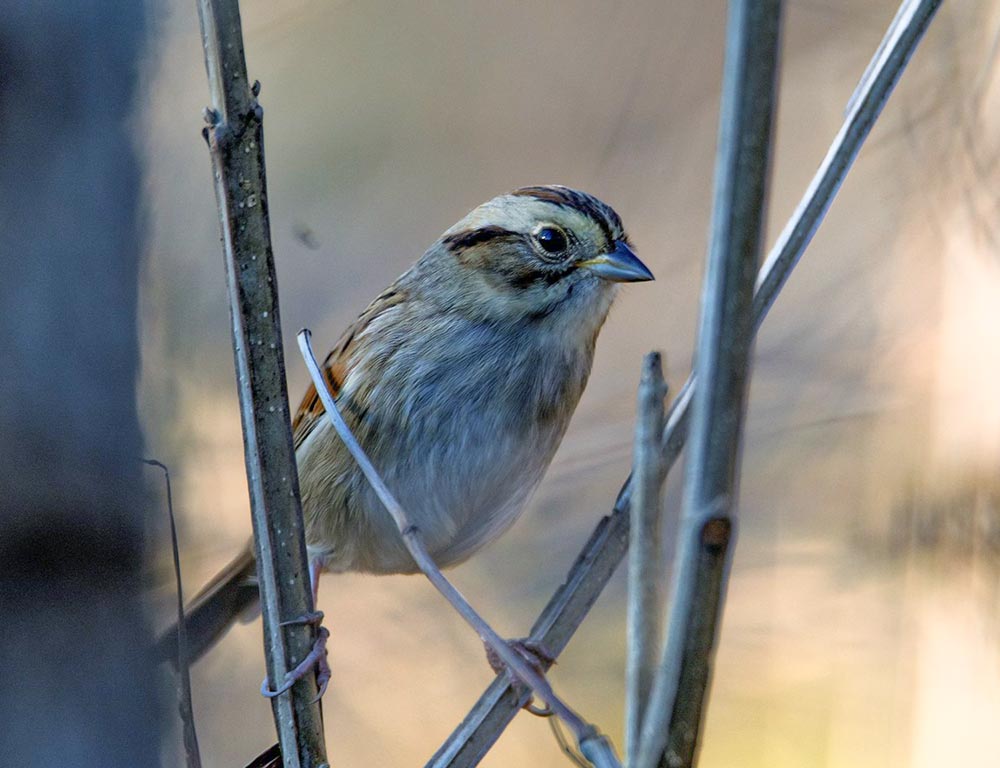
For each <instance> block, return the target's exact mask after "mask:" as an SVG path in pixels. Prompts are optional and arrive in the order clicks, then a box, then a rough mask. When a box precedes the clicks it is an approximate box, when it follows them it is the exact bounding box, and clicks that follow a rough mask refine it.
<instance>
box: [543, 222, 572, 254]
mask: <svg viewBox="0 0 1000 768" xmlns="http://www.w3.org/2000/svg"><path fill="white" fill-rule="evenodd" d="M535 239H536V240H537V241H538V244H539V245H540V246H542V250H543V251H545V252H546V253H562V252H563V251H565V250H566V246H567V243H566V235H565V234H563V232H562V230H560V229H556V228H555V227H542V228H541V229H540V230H538V232H536V233H535Z"/></svg>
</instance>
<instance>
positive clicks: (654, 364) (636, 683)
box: [625, 352, 667, 765]
mask: <svg viewBox="0 0 1000 768" xmlns="http://www.w3.org/2000/svg"><path fill="white" fill-rule="evenodd" d="M666 394H667V387H666V384H665V383H664V381H663V366H662V363H661V361H660V354H659V353H658V352H650V353H649V354H648V355H646V357H645V358H644V359H643V361H642V375H641V378H640V380H639V413H638V418H637V419H636V423H635V455H634V458H633V460H632V462H633V466H632V483H631V487H632V501H631V504H630V505H629V506H630V510H631V524H630V531H631V535H630V536H629V560H628V619H627V635H628V658H627V660H626V665H625V752H626V754H627V755H628V759H627V760H626V764H628V765H634V764H635V759H636V756H637V754H638V751H639V730H640V728H641V727H642V719H643V716H644V713H645V705H646V701H647V699H648V698H649V692H650V689H651V688H652V682H653V674H654V672H655V671H656V660H657V656H658V655H659V654H658V651H659V647H660V622H661V621H662V616H661V612H662V611H661V607H662V605H663V595H662V592H663V589H662V587H661V583H662V580H663V569H662V568H661V561H662V559H663V558H662V553H661V551H660V548H661V542H662V537H661V527H662V526H661V520H662V515H661V514H660V491H661V489H662V488H663V481H664V479H665V477H666V472H665V471H664V469H665V467H664V463H663V459H662V457H661V455H660V436H661V435H662V434H663V426H664V421H665V419H664V409H663V398H664V397H665V396H666Z"/></svg>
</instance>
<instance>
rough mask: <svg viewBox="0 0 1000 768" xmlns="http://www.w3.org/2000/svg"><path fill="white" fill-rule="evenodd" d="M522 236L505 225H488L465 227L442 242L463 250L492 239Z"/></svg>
mask: <svg viewBox="0 0 1000 768" xmlns="http://www.w3.org/2000/svg"><path fill="white" fill-rule="evenodd" d="M514 237H516V238H521V237H523V235H521V234H520V233H518V232H513V231H511V230H509V229H504V228H503V227H497V226H493V225H491V226H488V227H479V228H478V229H465V230H462V231H461V232H455V233H454V234H451V235H448V237H446V238H445V239H444V240H443V241H442V242H443V243H444V244H445V245H446V246H447V247H448V249H449V250H452V251H461V250H464V249H466V248H472V247H473V246H476V245H481V244H482V243H488V242H490V241H491V240H497V239H500V238H514Z"/></svg>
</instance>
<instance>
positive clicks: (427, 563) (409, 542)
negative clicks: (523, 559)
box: [298, 329, 618, 766]
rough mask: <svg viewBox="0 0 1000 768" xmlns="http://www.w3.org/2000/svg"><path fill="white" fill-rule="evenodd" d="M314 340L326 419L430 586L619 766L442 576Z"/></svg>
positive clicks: (312, 360) (307, 350) (312, 359)
mask: <svg viewBox="0 0 1000 768" xmlns="http://www.w3.org/2000/svg"><path fill="white" fill-rule="evenodd" d="M311 335H312V334H311V333H310V332H309V330H308V329H303V330H301V331H299V335H298V340H299V349H300V350H301V351H302V357H303V358H304V359H305V362H306V367H307V368H308V369H309V375H310V377H311V378H312V380H313V384H314V385H315V386H316V391H317V392H318V393H319V397H320V400H322V402H323V408H324V409H325V410H326V414H327V416H328V417H329V419H330V421H331V423H332V424H333V426H334V429H336V430H337V434H338V435H339V436H340V439H341V440H342V441H343V442H344V444H345V445H346V446H347V448H348V450H349V451H350V452H351V456H353V457H354V460H355V461H356V462H357V463H358V466H360V467H361V471H362V472H364V475H365V477H366V478H367V479H368V482H369V483H370V484H371V486H372V488H373V489H374V490H375V493H376V495H377V496H378V497H379V500H380V501H381V502H382V504H383V506H384V507H385V508H386V510H387V511H388V512H389V514H390V515H391V516H392V519H393V521H395V523H396V527H397V528H398V529H399V532H400V535H401V536H402V537H403V542H404V543H405V544H406V549H407V551H408V552H409V553H410V555H412V557H413V560H414V562H416V564H417V566H418V567H419V568H420V570H421V571H422V572H423V573H424V575H425V576H426V577H427V578H428V579H429V580H430V582H431V584H433V585H434V586H435V587H436V588H437V590H438V591H439V592H440V593H441V594H442V595H444V597H445V599H446V600H447V601H448V602H449V603H451V605H452V607H454V608H455V610H456V611H458V613H459V614H460V615H461V616H462V618H463V619H465V620H466V622H467V623H468V624H469V625H470V626H471V627H472V628H473V629H474V630H476V632H477V634H478V635H479V636H480V638H482V640H483V642H484V643H486V644H487V645H488V646H489V647H490V649H491V650H492V651H493V652H494V653H496V655H497V656H498V657H500V659H501V660H502V661H503V662H504V664H505V665H506V666H507V668H508V669H509V670H510V671H511V673H512V674H513V675H514V676H515V677H516V678H517V679H518V680H520V681H521V682H522V683H524V684H525V685H527V686H528V687H529V688H530V689H531V690H532V691H533V692H534V693H535V694H536V695H537V696H539V697H540V698H541V699H543V700H544V701H545V703H546V704H547V705H548V708H549V709H550V710H551V711H552V712H553V713H554V714H555V715H556V716H558V717H559V719H560V720H562V721H563V722H564V723H565V724H566V726H567V727H568V728H569V729H570V730H571V731H572V732H573V735H574V736H575V737H576V740H577V743H578V744H579V746H580V750H581V751H584V753H585V754H586V749H588V747H589V749H590V750H591V751H592V752H593V753H594V754H596V755H598V756H599V757H600V759H601V762H599V763H595V765H598V766H605V765H606V766H614V765H618V762H617V760H615V761H614V762H607V759H606V756H605V752H606V750H605V749H604V748H603V747H602V746H601V743H606V739H604V737H603V736H601V735H600V734H599V733H598V731H597V729H596V728H594V726H592V725H590V724H589V723H587V722H585V721H584V720H583V719H582V718H581V717H580V716H579V715H578V714H577V713H576V712H574V711H573V710H572V709H570V708H569V707H568V706H567V705H566V704H565V703H564V702H563V701H562V700H561V699H560V698H559V697H558V696H556V694H555V691H553V690H552V687H551V686H550V685H549V682H548V680H546V679H545V677H544V675H541V674H539V673H538V672H537V671H536V670H535V669H533V668H532V667H531V665H530V664H529V663H528V662H527V661H526V660H525V659H524V658H523V657H522V656H521V655H520V654H519V653H518V652H517V651H515V650H514V649H513V648H512V647H511V646H510V645H509V644H508V643H507V642H506V641H505V640H504V639H503V638H502V637H500V635H498V634H497V633H496V631H494V630H493V628H492V627H490V625H489V624H487V623H486V621H485V620H484V619H483V618H482V617H481V616H480V615H479V614H478V613H477V612H476V610H475V609H474V608H473V607H472V606H471V605H470V604H469V601H468V600H466V599H465V597H464V596H463V595H462V593H461V592H459V591H458V590H457V589H456V588H455V587H454V585H452V583H451V582H450V581H448V579H447V578H445V576H444V574H443V573H441V570H440V569H439V568H438V567H437V565H436V564H435V562H434V560H433V559H432V558H431V556H430V553H429V552H428V551H427V547H426V546H424V542H423V538H422V537H421V535H420V530H419V529H418V528H417V527H416V526H415V525H413V524H412V523H411V522H410V519H409V517H408V516H407V514H406V511H405V510H404V509H403V507H402V505H400V503H399V502H398V501H397V500H396V497H395V496H393V494H392V492H391V491H390V490H389V488H388V487H387V486H386V484H385V482H384V481H383V480H382V478H381V476H380V475H379V473H378V470H376V469H375V466H374V465H373V464H372V463H371V460H370V459H369V458H368V456H367V455H366V454H365V452H364V449H363V448H362V447H361V445H360V443H358V441H357V439H356V438H355V437H354V435H353V434H352V433H351V430H350V427H348V426H347V423H346V422H345V421H344V419H343V417H342V416H341V415H340V410H339V409H338V408H337V403H336V402H335V401H334V399H333V396H332V395H331V394H330V390H329V389H328V384H327V381H326V379H325V378H324V376H323V374H322V372H321V370H320V367H319V363H317V362H316V356H315V355H314V354H313V351H312V344H311V342H310V337H311Z"/></svg>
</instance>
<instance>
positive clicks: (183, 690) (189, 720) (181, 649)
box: [142, 459, 201, 768]
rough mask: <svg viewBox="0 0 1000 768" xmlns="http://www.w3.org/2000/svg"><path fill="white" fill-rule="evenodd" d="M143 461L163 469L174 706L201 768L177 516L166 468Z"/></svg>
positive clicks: (189, 753) (191, 766)
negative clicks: (173, 609) (173, 614)
mask: <svg viewBox="0 0 1000 768" xmlns="http://www.w3.org/2000/svg"><path fill="white" fill-rule="evenodd" d="M142 463H143V464H147V465H149V466H150V467H156V468H157V469H159V470H161V471H162V472H163V482H164V485H165V486H166V492H167V519H168V520H169V521H170V549H171V554H172V555H173V557H174V578H175V579H176V582H177V679H178V683H179V685H178V688H179V691H178V701H177V708H178V710H179V712H180V716H181V725H182V732H183V734H184V754H185V756H186V758H187V765H188V768H201V751H200V750H199V749H198V730H197V728H196V727H195V722H194V703H193V702H192V699H191V659H190V657H189V656H188V639H187V625H186V624H185V622H184V585H183V582H182V580H181V548H180V544H179V542H178V541H177V518H176V517H175V516H174V493H173V489H172V488H171V487H170V470H169V469H167V465H166V464H164V463H163V462H162V461H157V460H156V459H143V460H142Z"/></svg>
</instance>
